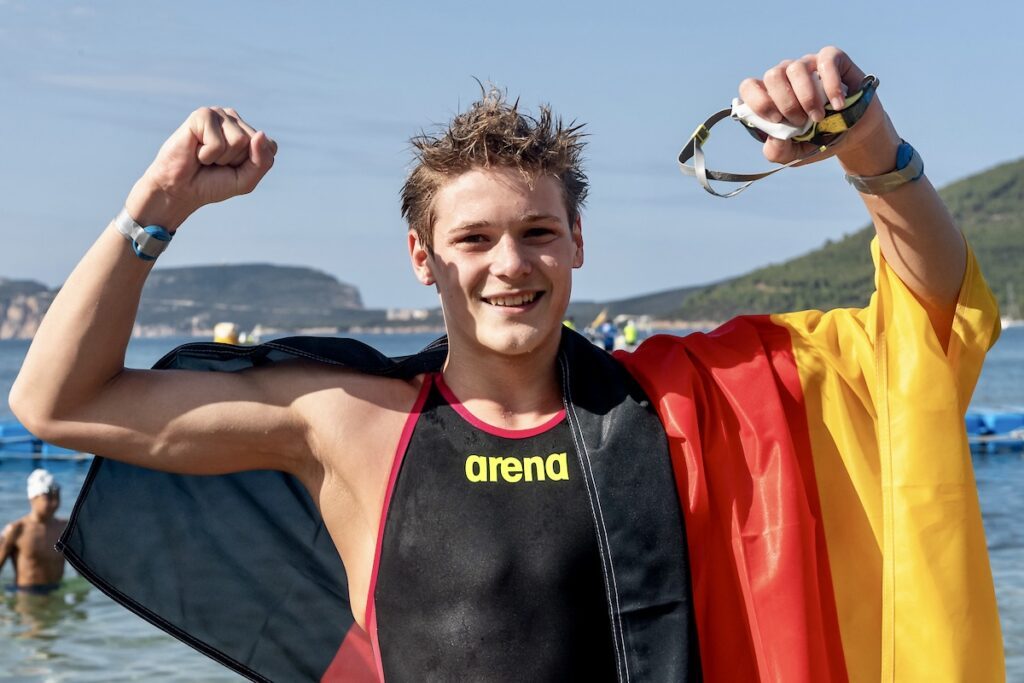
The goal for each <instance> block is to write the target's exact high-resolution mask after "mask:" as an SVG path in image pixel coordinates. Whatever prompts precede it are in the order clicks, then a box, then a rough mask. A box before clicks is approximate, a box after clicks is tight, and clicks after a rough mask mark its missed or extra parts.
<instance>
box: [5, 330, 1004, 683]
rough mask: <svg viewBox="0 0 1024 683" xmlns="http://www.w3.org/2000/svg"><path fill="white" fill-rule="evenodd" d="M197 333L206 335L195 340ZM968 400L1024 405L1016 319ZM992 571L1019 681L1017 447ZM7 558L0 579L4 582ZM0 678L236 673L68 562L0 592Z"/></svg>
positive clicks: (980, 468) (999, 473)
mask: <svg viewBox="0 0 1024 683" xmlns="http://www.w3.org/2000/svg"><path fill="white" fill-rule="evenodd" d="M434 336H435V335H431V334H408V335H402V334H395V335H363V336H361V337H360V338H361V339H363V340H364V341H367V342H369V343H371V344H373V345H374V346H376V347H377V348H378V349H380V350H381V351H383V352H384V353H386V354H388V355H400V354H406V353H412V352H414V351H416V350H418V349H420V348H422V347H423V346H425V345H426V344H427V343H429V342H430V341H432V339H433V338H434ZM185 341H191V340H188V339H140V340H133V341H132V343H131V345H130V346H129V349H128V356H127V359H126V364H127V365H128V366H129V367H139V368H143V367H149V366H151V365H152V364H153V363H154V362H156V361H157V360H158V359H159V358H160V357H161V356H162V355H163V354H164V353H165V352H166V351H168V350H169V349H171V348H173V347H174V346H176V345H177V344H179V343H182V342H185ZM204 341H205V340H204ZM27 349H28V342H24V341H0V422H2V421H6V420H10V419H13V416H12V415H11V414H10V411H9V409H8V407H7V402H6V396H7V393H8V391H9V390H10V387H11V384H12V382H13V381H14V377H15V375H16V374H17V372H18V368H19V367H20V366H21V362H22V360H23V359H24V357H25V352H26V351H27ZM974 405H976V406H986V407H999V406H1007V407H1013V406H1016V407H1024V328H1013V329H1009V330H1006V331H1004V332H1003V336H1002V338H1001V339H1000V340H999V342H998V343H997V344H996V346H995V347H994V348H993V349H992V351H991V352H990V353H989V356H988V359H987V360H986V362H985V368H984V370H983V372H982V375H981V379H980V381H979V383H978V387H977V389H976V390H975V394H974ZM33 467H34V464H33V463H32V462H31V461H12V460H3V459H0V524H4V523H6V522H7V521H9V520H12V519H14V518H16V517H19V516H21V515H23V514H25V513H26V512H27V509H28V506H27V503H26V500H25V478H26V477H27V476H28V473H29V472H30V471H31V469H32V468H33ZM46 467H48V468H49V469H51V470H52V471H53V472H54V475H55V476H56V478H57V480H58V481H59V482H60V483H61V485H62V487H63V499H62V504H61V510H60V513H59V514H60V515H61V516H65V517H66V516H67V515H68V514H69V513H70V511H71V506H72V505H73V503H74V500H75V497H76V495H77V492H78V490H79V488H80V487H81V485H82V482H83V480H84V479H85V475H86V472H87V471H88V463H87V462H78V463H74V462H53V461H48V462H47V463H46ZM974 468H975V475H976V478H977V481H978V492H979V495H980V498H981V507H982V515H983V517H984V521H985V530H986V534H987V539H988V547H989V553H990V558H991V561H992V573H993V576H994V577H995V583H996V594H997V597H998V599H999V611H1000V615H1001V618H1002V625H1003V637H1004V640H1005V646H1006V655H1007V662H1006V663H1007V673H1008V678H1009V680H1024V527H1022V526H1021V524H1020V520H1022V519H1024V495H1022V494H1021V491H1024V455H1022V454H1021V453H1019V452H1017V453H996V454H989V455H975V456H974ZM12 579H13V572H12V569H11V567H10V566H9V563H8V566H7V567H6V568H5V569H4V571H3V572H2V576H0V582H2V583H5V584H7V583H10V582H11V580H12ZM0 680H4V681H26V682H29V681H32V682H35V681H47V682H49V681H54V682H57V681H68V682H72V681H73V682H75V683H78V682H80V681H81V682H83V683H89V682H97V683H98V682H100V681H103V682H108V681H109V682H115V681H128V680H159V681H169V682H172V683H173V682H184V681H211V682H216V681H238V680H241V678H240V677H239V676H237V675H236V674H234V673H232V672H230V671H228V670H227V669H225V668H223V667H222V666H220V665H219V664H215V663H214V662H212V661H211V660H209V659H207V658H206V657H205V656H203V655H201V654H199V653H198V652H194V651H193V650H191V649H190V648H189V647H187V646H185V645H183V644H181V643H179V642H178V641H176V640H174V639H173V638H172V637H171V636H168V635H165V634H164V633H162V632H161V631H159V630H157V629H156V628H155V627H153V626H150V625H149V624H147V623H146V622H144V621H143V620H142V619H140V618H138V617H136V616H135V615H134V614H132V613H131V612H129V611H127V610H126V609H124V608H122V607H120V606H119V605H117V604H115V603H114V602H113V601H111V600H110V599H108V598H107V597H106V596H104V595H103V594H102V593H100V592H99V591H98V590H96V589H95V588H94V587H92V586H91V585H90V584H89V583H88V582H86V581H85V580H84V579H82V578H81V577H78V576H76V575H75V573H74V571H73V570H71V569H70V568H69V571H68V575H67V577H66V579H65V582H64V585H63V587H62V588H61V589H60V590H59V591H57V592H56V593H54V594H52V595H49V596H33V595H20V594H11V593H4V594H3V595H2V597H0Z"/></svg>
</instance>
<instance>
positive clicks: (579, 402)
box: [11, 48, 1001, 681]
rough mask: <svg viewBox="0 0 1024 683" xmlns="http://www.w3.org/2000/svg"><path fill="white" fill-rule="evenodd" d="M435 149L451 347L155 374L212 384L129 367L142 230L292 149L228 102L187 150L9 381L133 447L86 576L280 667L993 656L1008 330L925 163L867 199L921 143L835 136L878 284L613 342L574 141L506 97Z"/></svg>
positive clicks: (951, 670) (787, 662)
mask: <svg viewBox="0 0 1024 683" xmlns="http://www.w3.org/2000/svg"><path fill="white" fill-rule="evenodd" d="M814 72H817V73H818V74H819V75H820V77H821V80H822V83H823V84H824V89H825V93H826V94H827V95H828V97H829V98H830V99H838V100H840V102H839V103H838V104H841V100H842V86H843V85H846V86H847V87H848V88H849V89H851V90H854V89H856V88H857V87H859V85H860V83H861V81H862V79H863V77H864V74H863V72H862V71H861V70H860V69H859V68H858V67H857V66H856V65H854V64H853V62H851V61H850V59H849V58H848V57H847V56H846V55H845V54H844V53H843V52H841V51H839V50H837V49H835V48H825V49H823V50H821V51H820V52H819V53H817V54H814V55H807V56H805V57H803V58H801V59H798V60H794V61H786V62H782V63H781V64H779V65H778V66H776V67H773V68H772V69H770V70H769V71H768V72H767V73H766V74H765V75H764V78H763V79H748V80H746V81H744V82H743V83H742V84H741V86H740V95H741V97H742V98H743V99H744V100H745V101H746V102H747V103H748V104H749V105H750V106H751V107H752V108H753V109H754V110H755V112H757V113H758V114H759V115H760V116H762V117H763V118H766V119H769V120H775V121H779V120H782V119H786V120H788V121H790V122H793V123H795V124H799V123H802V122H803V121H805V120H806V119H807V118H808V117H809V118H811V119H815V120H818V119H820V118H821V117H822V116H823V115H824V110H823V107H824V104H825V103H824V102H823V101H822V100H821V98H820V96H819V95H818V94H817V91H816V90H815V88H814V86H813V84H812V77H813V76H812V75H813V73H814ZM414 142H415V144H416V146H417V149H418V151H419V158H418V164H417V166H416V168H415V169H414V171H413V172H412V174H411V175H410V178H409V180H408V181H407V183H406V186H405V188H404V191H403V213H404V215H405V216H406V218H407V220H408V221H409V225H410V230H409V235H408V246H409V253H410V257H411V261H412V265H413V269H414V271H415V273H416V276H417V277H418V279H419V280H420V282H422V283H423V284H424V285H429V286H434V287H436V288H437V291H438V293H439V295H440V300H441V304H442V307H443V311H444V315H445V321H446V327H447V332H448V338H447V342H446V343H441V344H437V345H434V346H432V347H430V348H428V349H427V350H425V352H424V353H423V354H420V355H418V356H415V357H412V358H408V359H403V360H400V361H397V362H391V361H387V360H384V359H381V358H380V357H379V356H376V355H374V354H373V352H372V351H370V350H368V349H365V348H362V347H359V346H357V345H353V344H350V343H347V342H340V341H339V342H337V343H334V342H330V341H327V340H309V339H305V340H303V339H297V340H284V341H282V342H280V343H271V344H267V345H264V346H262V347H260V348H259V349H256V350H233V349H230V348H216V347H211V346H209V345H198V346H195V347H192V348H190V349H182V350H179V351H178V352H176V353H175V354H174V355H173V356H170V357H169V359H167V361H166V362H165V363H164V365H163V367H171V368H173V367H177V368H187V369H207V370H211V369H212V370H223V371H226V372H199V373H197V372H184V371H182V370H180V369H178V370H174V369H168V370H161V371H136V370H126V369H124V367H123V359H124V348H125V346H126V344H127V342H128V339H129V336H130V332H131V328H132V323H133V320H134V317H135V313H136V308H137V305H138V300H139V295H140V292H141V290H142V286H143V283H144V281H145V278H146V275H147V274H148V272H149V268H150V266H151V261H144V260H140V258H138V257H137V255H136V253H135V251H138V250H141V251H142V252H143V253H145V252H146V251H147V250H148V249H149V247H148V246H145V245H143V246H142V247H141V248H139V247H136V249H134V250H133V249H132V248H129V246H128V245H126V242H125V239H124V237H123V236H122V234H120V233H119V231H118V229H117V223H121V224H127V225H128V228H131V223H132V222H133V221H134V222H137V223H138V224H141V225H157V226H162V228H164V229H166V230H167V231H170V232H173V231H175V230H176V229H177V228H178V227H179V226H180V225H181V224H182V223H183V222H184V221H185V220H186V218H187V217H188V216H189V215H190V214H191V213H192V212H193V211H195V210H196V209H198V208H199V207H200V206H202V205H204V204H208V203H211V202H216V201H221V200H224V199H227V198H230V197H232V196H235V195H237V194H243V193H247V192H249V191H251V190H253V189H254V188H255V187H256V185H257V184H258V183H259V181H260V179H261V178H262V176H263V175H264V174H265V173H266V172H267V171H268V170H269V169H270V167H271V165H272V164H273V157H274V153H275V151H276V145H275V143H274V142H273V141H272V140H271V139H270V138H268V137H267V136H266V134H264V133H263V132H257V131H256V130H254V129H253V128H252V127H251V126H250V125H249V124H248V123H246V122H245V121H244V120H243V119H242V118H241V117H240V116H239V115H238V114H237V113H236V112H234V111H233V110H231V109H218V108H213V109H201V110H198V111H196V112H194V113H193V114H192V115H191V116H190V117H189V118H188V120H187V121H186V122H185V123H184V124H183V125H182V126H181V127H180V128H179V129H178V130H177V131H176V132H175V133H174V134H173V135H172V136H171V138H170V139H169V140H168V141H167V142H166V143H165V144H164V146H163V147H162V148H161V150H160V152H159V153H158V155H157V158H156V159H155V161H154V162H153V164H152V165H151V166H150V167H149V169H148V170H147V171H146V173H145V174H144V175H143V177H142V178H141V179H140V180H139V181H138V183H136V185H135V187H134V188H133V189H132V191H131V193H130V194H129V196H128V199H127V201H126V207H125V208H126V212H127V217H125V216H121V217H119V219H118V220H117V221H115V224H114V225H112V226H110V227H109V228H108V229H107V230H106V232H104V233H103V235H102V236H101V237H100V239H99V241H98V242H97V243H96V245H95V246H94V247H93V248H92V249H91V250H90V252H89V253H88V254H87V255H86V256H85V258H84V259H83V261H82V263H81V264H80V265H79V266H78V267H77V268H76V269H75V271H74V272H73V273H72V275H71V276H70V277H69V279H68V281H67V283H66V284H65V286H64V287H63V288H62V290H61V293H60V296H59V297H58V298H57V299H56V300H55V301H54V303H53V305H52V307H51V309H50V312H49V313H48V315H47V317H46V320H45V321H44V323H43V325H42V326H41V328H40V330H39V333H38V334H37V335H36V338H35V340H34V341H33V345H32V348H31V350H30V352H29V354H28V357H27V358H26V361H25V364H24V366H23V368H22V372H21V374H20V375H19V378H18V381H17V383H16V385H15V387H14V389H13V391H12V395H11V405H12V409H13V410H14V411H15V412H16V414H17V415H18V417H19V418H20V419H21V420H22V422H23V423H25V424H26V426H28V427H29V428H30V429H32V430H33V432H34V433H36V434H39V435H40V436H41V437H42V438H44V439H46V440H47V441H51V442H55V443H59V444H62V445H67V446H69V447H73V448H76V449H79V450H84V451H93V452H96V453H100V454H102V455H103V456H105V458H108V459H107V460H98V461H97V463H96V465H95V466H94V472H93V475H94V476H93V478H92V479H91V480H90V483H89V485H87V486H86V488H85V490H84V492H83V496H82V498H81V500H80V504H79V507H78V509H77V512H76V514H77V516H78V522H79V523H78V525H77V526H75V527H73V528H72V529H71V530H69V533H68V534H67V537H66V539H65V541H64V542H65V547H67V548H68V551H69V558H71V559H72V561H74V562H76V566H77V567H78V568H79V570H80V571H81V572H82V573H83V574H84V575H86V576H87V577H88V578H90V579H92V580H93V581H94V582H96V583H97V584H98V585H100V586H101V587H102V588H103V589H104V590H106V591H107V592H108V593H111V594H113V595H115V596H116V597H118V599H120V600H121V601H122V602H124V603H125V604H126V605H128V606H129V607H131V608H132V609H133V610H135V611H136V612H138V613H140V614H142V615H144V616H146V618H148V619H150V620H151V621H153V622H154V623H157V624H159V625H161V626H162V627H163V628H165V629H167V630H169V631H170V632H172V633H174V634H175V635H176V636H178V637H180V638H182V639H184V640H186V641H187V642H189V643H191V644H193V645H194V646H195V647H197V648H199V649H201V650H202V651H204V652H206V653H207V654H209V655H211V656H213V657H215V658H217V659H218V660H220V661H222V662H224V663H225V664H227V665H229V666H232V667H233V668H235V669H236V670H238V671H241V672H242V673H244V674H246V675H249V676H250V677H253V678H254V679H257V680H266V679H281V680H297V679H307V678H313V679H315V678H323V679H332V680H342V679H345V678H352V677H356V676H360V675H364V674H365V675H367V676H370V677H372V676H377V677H386V678H387V679H389V680H563V679H571V678H578V679H583V678H586V679H593V680H611V679H617V680H631V679H632V680H697V679H698V678H700V677H701V676H703V677H704V678H705V679H707V680H755V679H762V680H786V681H801V680H807V681H811V680H814V681H821V680H846V679H849V678H853V679H858V680H859V679H864V680H870V679H877V678H879V677H880V676H881V677H882V678H885V679H887V680H889V679H892V678H893V677H894V676H899V677H901V678H908V679H909V678H922V679H925V678H929V679H931V678H934V677H935V675H936V674H938V675H939V676H940V677H945V676H949V677H953V678H955V677H958V676H966V675H967V674H966V673H965V672H966V671H967V670H968V669H967V667H968V666H970V667H971V668H970V671H971V674H970V676H971V677H972V678H974V679H977V680H982V679H988V678H990V677H993V676H998V671H999V670H1000V667H1001V665H1000V664H999V663H998V662H1000V661H1001V640H1000V637H999V630H998V620H997V617H996V615H995V606H994V597H993V591H992V585H991V576H990V574H989V571H988V565H987V557H986V555H985V552H986V551H985V546H984V536H983V532H982V531H981V526H980V515H979V513H978V510H977V499H976V492H975V491H974V486H973V479H972V477H971V471H970V461H969V457H967V456H965V451H964V446H965V441H963V438H962V431H963V425H962V411H963V409H964V408H965V407H966V405H967V400H968V398H969V396H970V392H971V389H972V388H973V382H974V379H975V378H976V376H977V372H978V370H979V369H980V364H981V358H982V357H983V355H984V351H985V350H986V349H987V348H988V345H989V344H990V343H991V342H992V341H993V340H994V337H995V334H996V333H997V328H996V324H997V323H996V321H997V318H998V316H997V315H996V313H995V310H994V306H993V304H992V299H991V296H990V295H989V294H988V292H987V290H986V289H985V286H984V283H983V281H982V280H981V279H980V276H979V275H978V273H977V268H976V265H975V264H974V262H973V259H971V258H970V257H969V254H968V252H967V250H966V248H965V246H964V242H963V239H962V237H961V235H960V233H959V231H958V230H957V229H956V227H955V226H954V225H953V223H952V221H951V220H950V217H949V214H948V213H947V212H946V210H945V208H944V206H943V205H942V203H941V202H940V200H939V199H938V196H937V195H936V193H935V191H934V189H933V188H932V187H931V185H930V184H929V183H928V181H927V179H926V178H924V177H922V176H921V174H917V175H916V176H900V178H902V179H899V178H898V179H897V180H896V181H894V184H895V185H898V187H896V189H893V190H892V191H891V192H888V193H886V194H873V192H875V189H874V188H876V187H877V186H878V185H879V183H881V182H882V180H879V177H880V176H887V174H889V173H890V172H893V171H894V168H895V167H896V166H897V165H899V164H897V159H898V158H899V157H900V153H899V152H898V150H899V148H900V145H901V141H900V139H899V136H898V135H897V134H896V131H895V129H894V127H893V126H892V124H891V123H890V121H889V120H888V118H887V117H886V115H885V113H884V112H883V110H882V107H881V104H880V103H879V102H878V100H877V99H875V101H874V102H873V103H872V104H871V106H870V107H869V108H868V110H867V112H866V113H865V114H864V116H863V118H862V119H861V120H860V122H859V123H857V125H856V126H855V127H854V128H853V129H852V130H851V131H850V132H849V133H848V134H847V137H846V139H845V141H844V142H843V143H842V145H841V146H839V147H837V148H836V152H837V155H838V157H839V160H840V162H841V163H842V165H843V167H844V169H845V170H846V172H847V173H848V174H850V175H852V176H859V177H860V178H861V179H860V183H861V187H863V188H864V192H865V193H864V201H865V204H866V206H867V208H868V210H869V211H870V213H871V215H872V218H873V219H874V222H875V225H876V228H877V230H878V244H879V246H880V250H881V254H882V258H883V259H884V260H881V259H880V260H879V265H878V292H877V293H876V295H875V296H874V297H873V299H872V304H871V306H869V307H868V308H866V309H864V310H863V311H835V312H830V313H828V314H821V313H816V312H805V313H801V314H792V315H787V316H773V317H771V318H768V317H749V318H741V319H738V320H736V321H733V322H732V323H730V324H728V325H726V326H724V327H723V328H721V329H720V330H718V331H716V332H715V333H713V334H711V335H695V336H693V337H691V338H687V339H679V338H667V337H661V338H655V339H653V340H651V341H649V342H647V343H646V344H644V345H642V346H641V347H640V348H639V349H638V351H637V352H636V353H635V354H632V355H629V354H621V355H618V356H617V357H616V358H617V361H612V360H611V359H610V357H609V356H607V355H606V354H604V352H602V351H599V350H596V349H594V347H593V345H591V344H589V343H587V342H585V341H581V339H580V338H579V337H578V335H575V334H574V333H572V332H568V331H563V330H562V327H563V326H562V324H561V321H562V319H563V317H564V313H565V309H566V305H567V303H568V301H569V296H570V289H571V281H572V270H573V269H575V268H578V267H580V266H581V265H582V264H583V253H584V252H583V233H582V224H581V220H580V206H581V204H582V202H583V200H584V198H585V196H586V181H585V176H584V175H583V173H582V171H581V169H580V165H579V161H580V159H579V157H580V151H581V147H582V143H581V139H580V137H579V135H578V132H577V131H576V130H575V129H567V128H563V127H562V126H561V125H560V124H558V123H556V122H554V121H552V119H551V117H550V115H549V113H548V112H546V111H543V112H542V114H541V116H540V117H539V119H537V120H532V119H529V118H526V117H523V116H521V115H520V114H519V113H518V112H517V111H516V110H515V108H514V107H511V106H509V105H508V104H507V103H505V102H503V101H502V99H501V98H500V97H498V96H495V95H489V96H487V97H485V98H484V99H483V100H482V101H481V102H479V103H476V104H475V105H473V106H472V107H471V108H470V110H469V111H468V112H466V113H464V114H461V115H460V116H458V117H457V118H456V119H455V120H454V121H453V122H452V124H451V128H450V130H449V131H445V132H443V133H442V134H440V135H439V136H438V137H436V138H433V137H424V138H420V139H417V140H416V141H414ZM764 151H765V155H766V156H767V158H768V159H770V160H772V161H788V160H789V159H791V158H794V157H795V156H796V155H798V154H802V153H804V152H805V151H806V149H805V148H804V147H802V146H801V145H795V144H791V143H784V142H781V141H778V140H769V141H768V142H767V143H766V144H765V148H764ZM897 175H899V174H897ZM887 178H888V179H890V180H891V177H890V176H887ZM128 231H129V232H130V230H128ZM154 232H157V233H159V230H155V231H154ZM162 237H164V238H166V235H162ZM901 353H902V354H904V355H903V356H900V355H898V354H901ZM627 371H628V372H627ZM655 413H656V414H655ZM666 435H667V439H666ZM950 439H952V441H949V440H950ZM950 443H953V444H954V446H953V447H952V448H951V447H950V445H949V444H950ZM922 458H926V460H927V462H926V463H925V464H922ZM115 461H117V462H115ZM121 463H126V464H121ZM135 466H141V468H152V469H156V470H162V471H165V472H171V473H184V474H202V475H226V474H227V473H237V472H243V471H249V470H277V471H280V472H283V473H284V474H283V475H271V474H269V473H264V472H244V473H243V474H232V475H230V476H218V477H201V478H195V477H180V476H173V475H166V474H159V473H155V472H149V471H147V470H145V469H141V468H140V467H135ZM307 492H308V496H307ZM112 506H116V507H117V508H118V509H117V510H114V509H111V507H112ZM168 508H171V509H168ZM121 510H131V516H130V519H126V518H123V517H120V516H119V515H120V514H121ZM684 522H685V529H684ZM325 529H326V531H327V532H328V533H329V538H330V540H329V541H327V540H326V539H325V535H324V534H323V533H322V532H323V530H325ZM335 551H336V555H335ZM175 555H178V556H181V559H177V560H176V559H175ZM338 555H340V560H341V563H339V562H338V561H337V556H338ZM342 565H343V566H342ZM199 567H201V570H200V569H198V568H199ZM339 586H341V587H342V588H341V589H340V590H339ZM242 603H245V604H244V605H243V604H242ZM335 607H338V609H337V610H335V611H332V610H334V608H335ZM353 619H354V621H355V622H356V623H357V624H358V626H359V627H361V629H360V628H349V625H350V624H351V623H352V621H353ZM961 622H962V623H961ZM922 623H927V624H929V628H928V630H926V631H925V630H922V629H921V628H920V624H922ZM964 624H967V626H964ZM363 629H365V630H366V631H367V632H368V634H369V641H370V645H367V644H366V643H365V641H361V640H360V639H359V637H358V635H359V634H360V633H361V632H362V630H363ZM325 632H326V635H324V633H325ZM698 641H699V652H698V647H697V646H698ZM309 650H312V651H313V654H312V655H309V654H308V651H309ZM922 653H925V655H924V656H923V655H922ZM361 658H362V660H363V661H362V662H360V659H361ZM979 662H980V664H979ZM361 665H365V666H363V669H362V673H358V672H357V670H359V667H360V666H361Z"/></svg>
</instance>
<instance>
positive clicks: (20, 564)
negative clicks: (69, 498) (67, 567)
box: [0, 469, 68, 594]
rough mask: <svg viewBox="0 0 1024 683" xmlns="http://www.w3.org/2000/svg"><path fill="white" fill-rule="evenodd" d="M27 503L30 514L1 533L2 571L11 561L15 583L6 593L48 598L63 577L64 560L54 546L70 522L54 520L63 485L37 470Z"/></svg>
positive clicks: (31, 482)
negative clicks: (43, 595)
mask: <svg viewBox="0 0 1024 683" xmlns="http://www.w3.org/2000/svg"><path fill="white" fill-rule="evenodd" d="M28 502H29V506H30V507H31V511H30V512H29V513H28V514H27V515H25V516H24V517H22V518H20V519H16V520H14V521H13V522H11V523H10V524H8V525H7V526H6V527H4V530H3V532H2V533H0V569H3V566H4V564H5V563H6V562H7V558H11V561H12V562H13V564H14V583H13V584H10V585H8V586H7V589H8V590H11V591H18V592H25V593H37V594H46V593H49V592H51V591H54V590H56V589H57V588H58V587H60V581H61V579H62V578H63V576H64V556H63V555H62V554H60V553H59V552H57V551H56V550H55V549H54V546H55V545H56V543H57V539H58V538H59V537H60V534H61V532H62V531H64V527H65V525H66V524H67V522H68V521H67V520H66V519H62V518H60V517H56V516H55V515H56V513H57V509H58V508H59V507H60V485H59V484H58V483H57V482H56V481H54V479H53V475H52V474H50V473H49V472H47V471H46V470H44V469H37V470H34V471H33V472H32V474H30V475H29V476H28Z"/></svg>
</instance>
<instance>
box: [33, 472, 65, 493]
mask: <svg viewBox="0 0 1024 683" xmlns="http://www.w3.org/2000/svg"><path fill="white" fill-rule="evenodd" d="M58 491H60V484H58V483H57V482H56V481H54V480H53V475H52V474H50V473H49V472H47V471H46V470H44V469H38V470H33V471H32V474H30V475H28V497H29V498H35V497H36V496H43V495H46V494H47V493H57V492H58Z"/></svg>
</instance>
